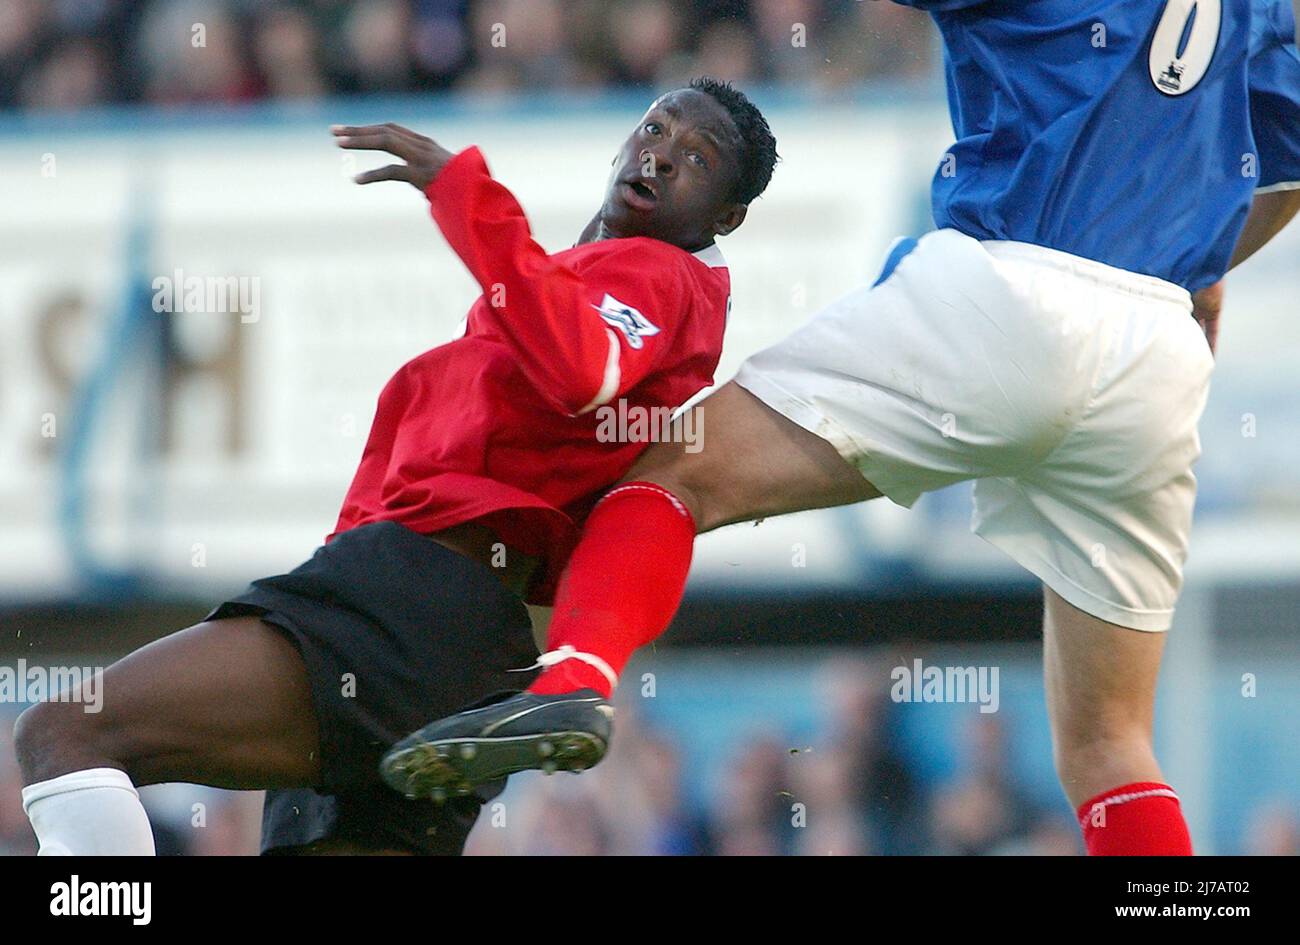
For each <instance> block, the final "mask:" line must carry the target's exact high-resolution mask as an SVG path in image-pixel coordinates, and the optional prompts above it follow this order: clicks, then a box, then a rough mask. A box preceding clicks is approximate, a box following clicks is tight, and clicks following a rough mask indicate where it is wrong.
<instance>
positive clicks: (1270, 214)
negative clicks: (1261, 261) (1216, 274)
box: [1228, 189, 1300, 269]
mask: <svg viewBox="0 0 1300 945" xmlns="http://www.w3.org/2000/svg"><path fill="white" fill-rule="evenodd" d="M1298 212H1300V189H1297V190H1274V191H1270V192H1268V193H1264V194H1256V195H1255V200H1254V202H1253V203H1252V204H1251V205H1250V215H1249V216H1247V217H1246V225H1245V227H1244V228H1243V229H1242V231H1241V236H1239V237H1237V246H1236V248H1235V249H1234V250H1233V251H1232V262H1231V263H1230V264H1229V266H1228V268H1229V269H1235V268H1236V267H1237V266H1240V265H1241V264H1242V263H1243V262H1245V261H1246V260H1247V259H1249V258H1250V257H1251V256H1253V255H1255V253H1257V252H1259V251H1260V250H1261V249H1263V248H1264V246H1265V245H1266V244H1267V243H1268V241H1269V240H1271V239H1272V238H1273V237H1275V236H1277V234H1279V233H1281V232H1282V229H1283V228H1284V227H1285V226H1286V225H1287V224H1288V223H1290V222H1291V220H1292V219H1294V217H1295V215H1296V213H1298Z"/></svg>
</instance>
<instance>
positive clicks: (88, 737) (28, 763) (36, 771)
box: [14, 702, 117, 784]
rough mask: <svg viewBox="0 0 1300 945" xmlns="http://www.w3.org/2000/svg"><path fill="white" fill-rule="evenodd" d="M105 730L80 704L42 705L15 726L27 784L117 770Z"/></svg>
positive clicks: (25, 711)
mask: <svg viewBox="0 0 1300 945" xmlns="http://www.w3.org/2000/svg"><path fill="white" fill-rule="evenodd" d="M102 733H103V727H102V726H101V725H100V724H99V720H98V719H96V718H95V716H94V714H92V713H89V712H87V711H86V707H85V706H84V705H83V704H81V703H78V702H38V703H36V704H35V705H33V706H30V707H29V708H27V709H26V710H24V711H23V713H22V714H21V715H19V716H18V720H17V722H15V723H14V750H15V753H16V755H17V757H18V765H19V767H20V768H21V769H22V773H23V783H25V784H34V783H35V782H37V781H48V780H49V779H50V778H57V777H58V776H59V775H63V774H67V773H68V772H70V771H80V770H84V769H85V768H96V767H115V766H117V765H116V759H114V758H113V757H112V756H111V752H110V751H108V750H107V748H106V746H105V744H104V739H103V737H102Z"/></svg>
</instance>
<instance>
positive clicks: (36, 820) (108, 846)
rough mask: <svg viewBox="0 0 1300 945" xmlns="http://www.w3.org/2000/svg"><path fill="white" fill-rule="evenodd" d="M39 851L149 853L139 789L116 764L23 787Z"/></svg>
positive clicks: (150, 843)
mask: <svg viewBox="0 0 1300 945" xmlns="http://www.w3.org/2000/svg"><path fill="white" fill-rule="evenodd" d="M23 810H24V811H26V812H27V816H28V818H30V819H31V822H32V828H33V829H34V830H35V831H36V839H37V840H39V841H40V843H41V848H40V850H39V851H38V852H37V854H36V855H37V856H153V855H154V847H153V830H152V829H151V828H150V826H149V817H148V815H147V814H145V812H144V806H143V805H142V804H141V803H140V795H139V793H138V792H137V791H136V789H135V785H134V784H132V783H131V779H130V778H128V777H127V776H126V772H124V771H118V770H117V769H116V768H88V769H87V770H85V771H73V772H70V773H68V774H62V775H59V776H58V777H57V778H51V779H50V780H49V781H39V782H37V783H36V784H33V785H31V786H30V787H25V788H23Z"/></svg>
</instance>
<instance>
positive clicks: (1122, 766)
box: [1043, 589, 1191, 855]
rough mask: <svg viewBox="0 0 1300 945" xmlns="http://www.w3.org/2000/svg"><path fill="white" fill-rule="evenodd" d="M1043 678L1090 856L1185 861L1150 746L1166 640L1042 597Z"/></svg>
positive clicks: (1168, 792)
mask: <svg viewBox="0 0 1300 945" xmlns="http://www.w3.org/2000/svg"><path fill="white" fill-rule="evenodd" d="M1045 593H1046V614H1045V617H1044V622H1043V676H1044V682H1045V687H1046V691H1047V710H1048V717H1049V719H1050V720H1051V725H1052V747H1053V752H1054V755H1055V760H1056V770H1057V774H1058V775H1059V777H1060V779H1061V786H1062V787H1063V788H1064V789H1065V794H1066V796H1067V797H1068V798H1069V799H1070V804H1071V806H1072V807H1073V808H1074V809H1075V810H1076V811H1077V812H1078V814H1079V819H1080V825H1081V827H1082V829H1083V831H1084V837H1085V839H1086V840H1087V843H1088V849H1089V852H1090V853H1094V854H1095V853H1109V854H1144V855H1185V854H1190V853H1191V840H1190V838H1189V836H1188V833H1187V825H1186V822H1185V821H1184V820H1183V816H1182V811H1181V809H1180V807H1179V803H1178V798H1177V796H1176V795H1175V794H1174V792H1173V790H1172V789H1171V788H1170V787H1169V785H1168V784H1166V783H1165V779H1164V775H1163V774H1162V773H1161V771H1160V765H1159V764H1158V763H1157V762H1156V757H1155V752H1154V750H1153V748H1152V731H1151V730H1152V718H1153V714H1154V710H1155V697H1156V677H1157V675H1158V673H1159V670H1160V654H1161V653H1162V652H1163V650H1164V645H1165V634H1164V633H1152V632H1146V631H1141V630H1131V629H1129V628H1127V627H1120V626H1117V625H1115V624H1112V623H1107V622H1105V621H1104V620H1101V619H1099V618H1097V617H1093V616H1092V615H1090V614H1086V613H1084V612H1083V611H1082V610H1079V609H1078V608H1077V607H1074V606H1073V605H1071V604H1069V603H1067V602H1066V601H1064V600H1063V599H1061V597H1060V596H1059V595H1057V594H1056V593H1055V592H1054V591H1052V590H1051V589H1046V591H1045Z"/></svg>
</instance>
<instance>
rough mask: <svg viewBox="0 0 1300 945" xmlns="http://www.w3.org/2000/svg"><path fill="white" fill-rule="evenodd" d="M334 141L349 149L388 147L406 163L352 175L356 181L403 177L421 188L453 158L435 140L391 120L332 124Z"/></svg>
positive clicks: (389, 150)
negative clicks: (383, 122) (364, 123)
mask: <svg viewBox="0 0 1300 945" xmlns="http://www.w3.org/2000/svg"><path fill="white" fill-rule="evenodd" d="M330 133H331V134H333V135H334V138H335V143H336V144H338V146H339V147H340V148H344V149H345V150H348V151H387V152H388V153H389V154H392V155H394V156H395V157H399V158H401V159H402V160H403V161H405V162H406V163H405V164H388V165H386V166H384V167H377V168H375V169H374V170H373V171H364V172H363V173H360V174H358V175H357V176H356V177H354V178H353V180H355V181H356V182H357V183H358V184H373V183H375V182H376V181H381V180H404V181H406V182H407V183H408V184H410V185H411V186H413V187H414V188H415V189H416V190H419V191H423V190H424V188H426V187H428V186H429V184H430V183H431V182H432V181H433V179H434V178H435V177H437V176H438V174H439V172H440V171H441V170H442V169H443V168H444V167H446V166H447V162H448V161H450V160H451V159H452V156H453V155H452V153H451V152H450V151H448V150H447V149H446V148H444V147H443V146H442V145H440V144H438V142H436V141H434V140H432V139H431V138H426V137H425V136H424V135H421V134H416V133H415V132H414V131H412V130H411V129H409V128H403V127H402V126H401V125H395V124H393V123H392V122H391V121H390V122H388V123H386V124H383V125H356V126H353V125H333V126H331V127H330Z"/></svg>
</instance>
